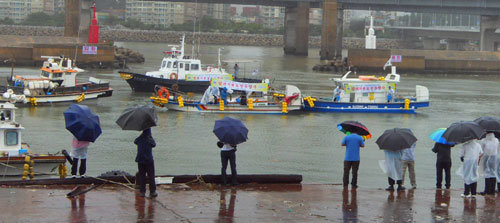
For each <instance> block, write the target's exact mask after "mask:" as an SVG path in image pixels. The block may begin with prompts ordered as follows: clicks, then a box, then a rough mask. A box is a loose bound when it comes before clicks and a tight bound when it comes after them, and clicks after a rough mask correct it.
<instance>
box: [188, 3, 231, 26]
mask: <svg viewBox="0 0 500 223" xmlns="http://www.w3.org/2000/svg"><path fill="white" fill-rule="evenodd" d="M204 16H208V17H212V18H214V19H218V20H224V21H228V20H230V19H231V8H230V5H228V4H201V3H185V5H184V21H185V22H186V21H193V20H194V19H195V18H196V19H197V20H200V19H201V18H203V17H204Z"/></svg>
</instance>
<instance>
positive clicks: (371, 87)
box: [303, 66, 429, 113]
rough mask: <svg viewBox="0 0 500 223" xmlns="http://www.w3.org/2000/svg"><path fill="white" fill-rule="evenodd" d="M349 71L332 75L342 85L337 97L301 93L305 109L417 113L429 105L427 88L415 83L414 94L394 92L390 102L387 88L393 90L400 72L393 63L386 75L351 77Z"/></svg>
mask: <svg viewBox="0 0 500 223" xmlns="http://www.w3.org/2000/svg"><path fill="white" fill-rule="evenodd" d="M350 74H352V72H351V71H349V72H347V73H346V74H344V75H343V76H342V77H341V78H334V79H333V80H334V81H335V85H336V86H338V87H340V88H341V89H343V93H342V94H340V97H339V98H338V101H337V100H335V101H334V98H333V97H320V98H317V97H311V96H308V97H304V103H303V106H304V108H303V109H304V111H310V112H361V113H416V109H418V108H422V107H429V90H428V89H427V87H425V86H421V85H416V86H415V93H414V94H413V95H401V94H399V93H398V94H396V96H395V97H394V99H392V100H391V101H390V102H388V100H387V92H388V91H389V90H390V89H391V88H392V89H394V90H396V87H397V84H398V83H399V82H400V75H399V74H397V73H396V67H395V66H392V67H391V73H389V74H387V75H386V76H385V77H375V76H359V77H357V78H350V77H349V75H350Z"/></svg>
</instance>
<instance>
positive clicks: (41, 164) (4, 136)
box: [0, 103, 66, 177]
mask: <svg viewBox="0 0 500 223" xmlns="http://www.w3.org/2000/svg"><path fill="white" fill-rule="evenodd" d="M15 109H16V107H15V106H14V105H13V104H11V103H0V135H1V137H0V175H1V176H14V175H24V177H27V176H29V175H30V174H31V173H33V175H44V174H57V171H59V168H60V167H61V168H62V169H61V170H60V171H63V169H65V166H64V164H65V163H66V158H65V156H63V155H51V154H46V155H41V154H35V153H33V152H31V151H30V149H29V146H28V145H27V144H25V143H21V142H22V137H21V131H22V130H23V129H24V128H23V127H22V126H21V125H20V124H19V123H17V122H16V119H15ZM27 157H28V158H27ZM25 164H27V165H28V168H27V169H26V168H25ZM63 166H64V167H63ZM30 167H32V169H30ZM25 171H26V172H25Z"/></svg>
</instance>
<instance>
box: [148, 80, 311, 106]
mask: <svg viewBox="0 0 500 223" xmlns="http://www.w3.org/2000/svg"><path fill="white" fill-rule="evenodd" d="M214 88H215V89H224V88H226V89H228V92H231V91H232V92H233V94H230V95H229V96H228V98H229V99H228V100H227V103H224V101H222V100H215V101H214V99H212V93H211V92H212V91H213V89H214ZM156 94H157V95H156V96H154V97H150V100H151V102H152V103H153V104H154V105H156V106H158V107H165V108H167V109H168V110H172V111H182V112H202V113H231V114H287V113H289V112H292V111H300V110H301V108H302V98H301V92H300V90H299V89H298V88H297V87H296V86H293V85H286V87H285V90H284V91H281V92H280V91H274V90H269V86H268V83H242V82H234V81H225V80H212V82H211V85H210V86H209V87H208V88H207V89H206V91H205V93H204V95H203V97H202V98H201V99H190V98H187V99H186V95H184V94H179V93H177V92H171V91H169V90H168V89H167V88H165V87H159V88H158V90H157V93H156ZM188 97H189V96H188Z"/></svg>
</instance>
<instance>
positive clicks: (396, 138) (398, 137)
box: [376, 128, 417, 151]
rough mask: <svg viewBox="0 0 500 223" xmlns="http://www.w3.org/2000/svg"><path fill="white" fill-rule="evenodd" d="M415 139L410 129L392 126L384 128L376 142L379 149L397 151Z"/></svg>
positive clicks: (408, 145)
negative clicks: (391, 127)
mask: <svg viewBox="0 0 500 223" xmlns="http://www.w3.org/2000/svg"><path fill="white" fill-rule="evenodd" d="M416 141H417V137H415V135H413V132H412V131H411V130H410V129H405V128H393V129H388V130H385V132H384V133H383V134H382V135H381V136H380V137H378V139H377V142H376V143H377V145H378V147H379V148H380V149H383V150H391V151H397V150H403V149H407V148H410V147H411V146H412V145H413V144H414V143H415V142H416Z"/></svg>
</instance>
